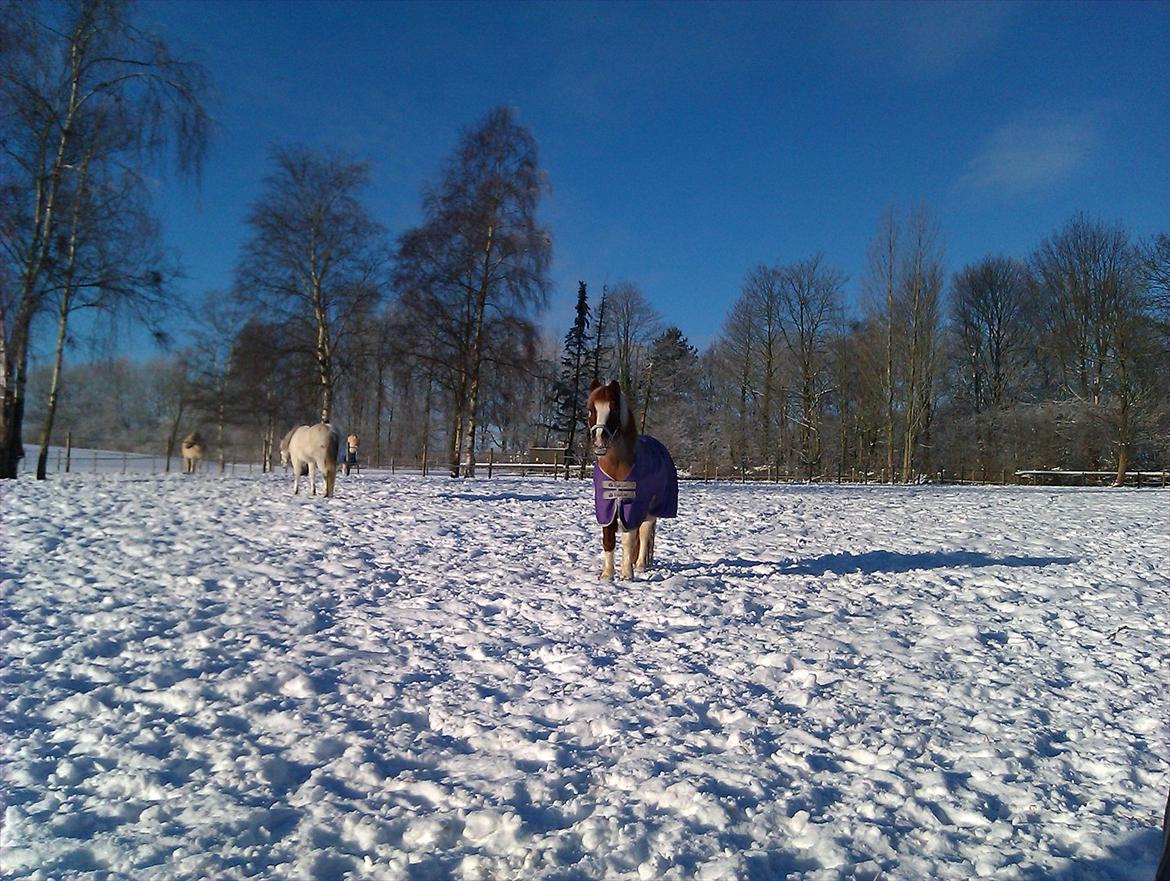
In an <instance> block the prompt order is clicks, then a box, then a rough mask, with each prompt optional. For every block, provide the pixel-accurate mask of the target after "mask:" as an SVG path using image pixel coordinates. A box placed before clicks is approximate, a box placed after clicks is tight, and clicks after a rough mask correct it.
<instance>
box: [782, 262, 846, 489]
mask: <svg viewBox="0 0 1170 881" xmlns="http://www.w3.org/2000/svg"><path fill="white" fill-rule="evenodd" d="M844 283H845V276H844V275H843V274H842V273H841V272H839V271H838V270H836V269H833V268H831V267H829V266H826V265H825V264H824V259H823V258H822V257H821V256H820V255H817V256H816V257H812V258H810V259H808V260H802V261H799V262H797V263H793V264H792V265H791V266H788V267H786V268H785V269H784V270H783V271H782V272H781V274H780V285H779V292H780V300H779V305H780V310H781V316H782V318H783V320H782V321H781V322H780V332H781V333H782V334H783V336H784V341H785V343H786V345H787V347H788V351H789V353H790V355H791V358H792V360H793V362H794V364H795V366H796V375H797V380H796V383H797V397H798V399H799V400H800V459H801V465H803V466H804V469H805V476H806V477H807V478H808V479H809V480H811V479H812V478H813V477H814V476H815V472H816V471H817V470H819V468H820V464H821V434H820V423H821V412H822V407H823V403H824V398H825V396H826V395H827V394H828V393H829V391H830V390H831V388H832V373H831V370H830V367H831V364H830V361H829V359H828V356H827V348H828V342H829V335H830V331H831V330H832V322H833V319H834V317H835V316H836V314H837V311H838V310H839V309H840V303H841V289H842V286H843V285H844Z"/></svg>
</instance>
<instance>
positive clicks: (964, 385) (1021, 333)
mask: <svg viewBox="0 0 1170 881" xmlns="http://www.w3.org/2000/svg"><path fill="white" fill-rule="evenodd" d="M951 291H952V294H951V328H952V333H953V334H954V338H955V345H954V346H953V347H952V348H953V351H954V361H953V363H952V365H951V366H952V371H951V373H952V377H953V378H952V385H953V386H954V393H953V395H952V398H953V402H954V404H955V406H956V409H957V411H958V412H959V413H960V414H963V415H966V414H969V415H970V416H971V417H972V419H973V422H974V440H975V446H976V456H977V458H978V461H979V463H980V466H981V469H982V470H983V471H984V472H986V471H987V469H988V467H989V465H990V464H991V457H992V449H993V448H998V446H999V444H998V436H997V422H998V420H999V419H1000V418H1001V414H1002V413H1003V411H1004V410H1005V409H1006V408H1007V407H1008V406H1010V405H1011V404H1012V403H1014V402H1015V401H1017V400H1019V397H1020V394H1021V392H1022V389H1023V387H1024V383H1025V380H1026V359H1027V354H1028V351H1027V344H1028V329H1029V328H1028V320H1027V309H1028V303H1029V294H1028V284H1027V270H1026V269H1025V267H1024V266H1023V264H1022V263H1020V262H1019V261H1018V260H1014V259H1012V258H1009V257H985V258H984V259H982V260H980V261H979V262H977V263H973V264H971V265H969V266H966V267H964V268H963V269H962V270H960V271H959V272H958V273H956V274H955V277H954V279H953V281H952V283H951Z"/></svg>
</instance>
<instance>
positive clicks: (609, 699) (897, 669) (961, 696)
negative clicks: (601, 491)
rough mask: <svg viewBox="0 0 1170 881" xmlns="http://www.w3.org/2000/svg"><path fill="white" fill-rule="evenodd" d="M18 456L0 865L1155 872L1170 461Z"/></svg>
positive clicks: (1012, 874) (424, 872)
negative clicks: (105, 467) (661, 498)
mask: <svg viewBox="0 0 1170 881" xmlns="http://www.w3.org/2000/svg"><path fill="white" fill-rule="evenodd" d="M288 491H289V485H288V482H286V480H284V479H278V478H276V477H273V476H261V475H254V476H237V477H228V478H226V479H221V478H219V477H218V476H217V475H212V474H201V475H195V476H194V477H193V478H187V477H183V476H181V475H178V474H172V475H168V476H126V477H122V476H117V475H115V476H105V477H103V476H93V475H90V476H80V475H77V476H72V477H63V478H60V479H56V480H50V481H48V482H44V483H37V482H35V481H31V480H21V481H19V482H18V483H16V484H12V483H8V484H7V485H5V486H3V487H0V492H2V493H3V496H2V498H0V503H2V517H3V521H2V523H0V527H2V530H3V531H2V534H0V542H2V544H0V567H3V571H2V572H0V613H2V615H3V621H2V624H3V626H4V628H5V630H4V632H3V634H2V635H0V639H2V642H3V651H4V666H3V670H2V674H0V683H2V684H0V688H2V693H3V698H4V704H3V710H2V712H3V718H2V730H3V735H4V739H5V748H4V766H3V782H2V788H3V798H4V803H5V805H6V811H5V813H4V824H3V830H2V841H0V877H3V878H6V879H7V878H41V879H49V878H52V879H66V878H70V879H72V878H93V879H115V878H116V879H121V878H126V879H222V878H250V877H264V878H279V879H321V881H327V879H337V881H341V879H365V878H387V879H396V878H403V879H465V878H466V879H475V878H485V879H486V878H537V879H564V881H577V879H593V878H613V879H625V878H629V879H635V878H697V879H717V878H728V879H730V878H737V879H739V878H747V879H783V878H792V879H801V881H804V879H808V881H818V879H881V881H890V879H906V881H922V879H964V881H966V879H972V878H976V877H992V878H1004V879H1028V881H1033V879H1036V881H1038V879H1049V878H1056V879H1069V881H1071V879H1125V881H1130V879H1138V881H1143V879H1149V878H1152V875H1153V864H1154V857H1155V850H1156V847H1157V842H1158V826H1159V824H1160V819H1161V812H1162V808H1163V805H1164V803H1165V799H1166V791H1167V784H1168V783H1170V760H1168V758H1167V756H1168V752H1167V744H1168V740H1170V738H1168V737H1167V718H1168V717H1170V694H1168V690H1167V669H1168V661H1170V646H1168V643H1167V633H1168V632H1170V581H1168V578H1167V575H1168V574H1170V548H1168V545H1170V542H1168V541H1167V537H1168V535H1170V515H1168V511H1170V492H1167V491H1164V490H1144V491H1134V490H1094V489H1088V490H1085V489H1036V488H1033V489H1022V488H975V487H966V488H937V487H923V488H888V487H872V486H871V487H833V486H828V487H783V486H772V485H757V486H751V485H748V486H741V485H726V484H725V485H711V484H694V483H687V484H684V485H683V488H682V499H681V502H680V510H681V511H682V517H681V518H680V519H679V520H677V521H673V522H666V523H664V524H663V527H662V529H661V532H660V535H659V545H658V552H659V557H660V561H661V563H662V564H663V565H662V567H661V568H660V569H659V571H657V572H656V573H654V574H653V575H651V576H650V577H649V578H646V579H640V580H638V581H636V582H633V583H623V582H621V581H618V582H613V583H603V582H600V581H599V580H598V579H597V578H596V574H595V573H596V571H597V569H598V560H597V557H598V553H597V552H598V547H599V541H598V536H597V529H596V528H595V527H594V526H593V525H591V524H590V522H589V518H590V517H591V512H592V501H591V496H590V492H591V489H590V487H589V485H588V484H585V483H577V482H573V483H558V482H555V481H552V480H548V479H544V478H541V479H537V478H530V479H520V478H504V479H495V480H492V481H491V482H488V481H486V480H480V481H475V482H466V481H464V482H458V481H449V480H446V479H444V478H440V477H431V478H429V479H422V478H420V477H404V476H399V477H396V478H391V477H390V476H388V475H374V474H366V475H363V476H361V477H356V476H355V477H350V478H348V479H346V478H339V479H338V489H337V497H336V498H335V499H332V500H323V499H320V498H317V499H314V498H311V497H306V496H304V495H302V496H300V497H295V498H294V497H293V496H291V495H290V494H289V492H288Z"/></svg>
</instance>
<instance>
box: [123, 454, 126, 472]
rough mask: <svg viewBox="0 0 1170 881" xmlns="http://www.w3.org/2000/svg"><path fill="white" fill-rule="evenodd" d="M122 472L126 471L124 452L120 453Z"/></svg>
mask: <svg viewBox="0 0 1170 881" xmlns="http://www.w3.org/2000/svg"><path fill="white" fill-rule="evenodd" d="M122 473H123V474H125V473H126V453H125V452H123V453H122Z"/></svg>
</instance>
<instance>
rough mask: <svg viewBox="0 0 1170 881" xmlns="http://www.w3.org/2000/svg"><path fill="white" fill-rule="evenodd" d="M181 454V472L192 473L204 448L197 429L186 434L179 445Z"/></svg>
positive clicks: (204, 450)
mask: <svg viewBox="0 0 1170 881" xmlns="http://www.w3.org/2000/svg"><path fill="white" fill-rule="evenodd" d="M179 450H180V451H181V452H182V454H183V473H184V474H194V473H195V466H196V465H198V464H199V460H200V459H202V458H203V454H204V453H205V452H206V448H205V447H204V445H203V435H201V434H200V433H199V432H197V431H192V432H191V433H189V434H187V435H186V436H185V437H184V438H183V440H182V442H181V443H180V445H179Z"/></svg>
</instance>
